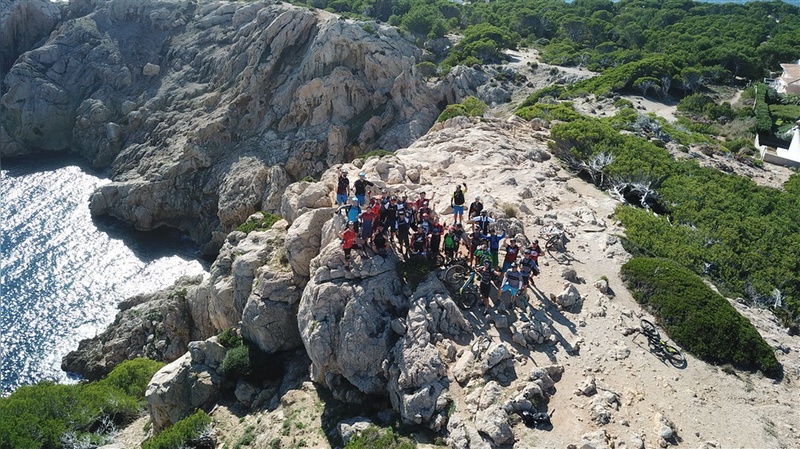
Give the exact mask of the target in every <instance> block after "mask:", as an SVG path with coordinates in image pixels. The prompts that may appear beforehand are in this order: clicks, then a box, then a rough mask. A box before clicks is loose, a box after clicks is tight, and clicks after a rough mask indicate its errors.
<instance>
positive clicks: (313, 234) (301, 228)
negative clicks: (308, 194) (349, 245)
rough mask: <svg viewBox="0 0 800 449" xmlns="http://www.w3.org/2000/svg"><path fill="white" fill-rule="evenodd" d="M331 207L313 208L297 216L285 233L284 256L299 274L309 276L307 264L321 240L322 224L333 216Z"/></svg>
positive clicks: (317, 249) (317, 250) (316, 251)
mask: <svg viewBox="0 0 800 449" xmlns="http://www.w3.org/2000/svg"><path fill="white" fill-rule="evenodd" d="M334 212H335V210H334V209H333V208H329V207H328V208H323V209H313V210H310V211H308V212H307V213H304V214H302V215H300V216H299V217H297V218H296V219H295V221H294V222H293V223H292V225H291V226H290V227H289V231H288V232H287V234H286V257H287V258H288V259H289V264H291V266H292V269H293V270H294V271H295V273H297V274H299V275H300V276H305V277H308V276H310V271H309V264H310V262H311V259H313V258H314V257H315V256H316V255H317V254H319V249H320V245H321V240H322V225H323V224H324V223H325V222H327V221H328V220H330V219H331V218H332V217H333V214H334Z"/></svg>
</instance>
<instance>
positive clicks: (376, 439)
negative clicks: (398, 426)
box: [344, 426, 416, 449]
mask: <svg viewBox="0 0 800 449" xmlns="http://www.w3.org/2000/svg"><path fill="white" fill-rule="evenodd" d="M415 447H416V445H415V444H414V442H413V441H411V440H410V439H408V438H405V437H402V436H399V435H397V434H396V433H394V431H393V430H392V429H391V428H380V427H376V426H369V427H367V428H366V429H364V431H363V432H361V433H360V434H359V435H356V436H354V437H353V438H351V439H350V441H348V442H347V445H346V446H345V447H344V448H345V449H372V448H381V449H414V448H415Z"/></svg>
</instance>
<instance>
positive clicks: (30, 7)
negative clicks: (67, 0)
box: [0, 0, 63, 154]
mask: <svg viewBox="0 0 800 449" xmlns="http://www.w3.org/2000/svg"><path fill="white" fill-rule="evenodd" d="M62 7H63V4H59V3H54V2H51V1H49V0H26V1H24V2H21V1H14V0H1V1H0V74H5V73H8V69H9V68H11V65H12V64H13V63H14V61H15V60H16V59H17V58H18V57H19V55H21V54H22V53H24V52H26V51H28V50H30V49H32V48H33V47H34V46H35V45H36V43H37V42H38V41H40V40H42V39H44V38H46V37H47V36H48V35H49V34H50V32H51V31H53V29H54V28H55V27H56V25H57V24H58V22H59V21H60V20H61V15H62V12H63V11H62ZM4 154H5V153H4Z"/></svg>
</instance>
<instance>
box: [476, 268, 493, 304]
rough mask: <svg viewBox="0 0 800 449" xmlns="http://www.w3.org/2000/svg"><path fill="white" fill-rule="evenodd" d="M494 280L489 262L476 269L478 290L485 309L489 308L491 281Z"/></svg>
mask: <svg viewBox="0 0 800 449" xmlns="http://www.w3.org/2000/svg"><path fill="white" fill-rule="evenodd" d="M494 278H495V273H494V270H492V264H491V262H488V261H487V262H484V264H483V266H482V267H481V268H479V269H478V279H479V280H480V285H479V287H478V289H479V290H480V292H481V299H483V305H485V306H486V308H487V309H488V308H489V307H491V304H490V303H489V293H491V291H492V281H493V280H494Z"/></svg>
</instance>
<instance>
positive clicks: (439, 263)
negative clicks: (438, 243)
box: [436, 253, 444, 267]
mask: <svg viewBox="0 0 800 449" xmlns="http://www.w3.org/2000/svg"><path fill="white" fill-rule="evenodd" d="M436 266H437V267H443V266H444V254H440V253H437V254H436Z"/></svg>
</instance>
